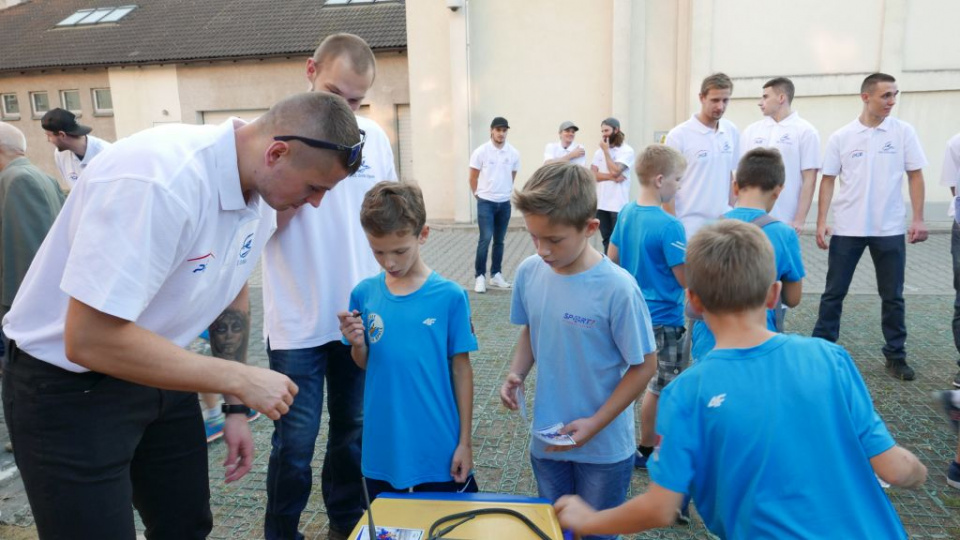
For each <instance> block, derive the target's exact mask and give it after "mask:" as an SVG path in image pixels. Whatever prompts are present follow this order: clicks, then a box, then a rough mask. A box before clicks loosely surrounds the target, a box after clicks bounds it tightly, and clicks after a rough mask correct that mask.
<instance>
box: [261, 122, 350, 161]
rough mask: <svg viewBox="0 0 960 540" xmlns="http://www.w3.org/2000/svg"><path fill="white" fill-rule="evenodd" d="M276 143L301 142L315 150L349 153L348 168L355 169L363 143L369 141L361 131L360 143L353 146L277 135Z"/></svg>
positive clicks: (297, 136)
mask: <svg viewBox="0 0 960 540" xmlns="http://www.w3.org/2000/svg"><path fill="white" fill-rule="evenodd" d="M273 140H275V141H284V142H285V141H300V142H302V143H303V144H305V145H307V146H312V147H314V148H322V149H324V150H334V151H336V152H349V153H350V155H349V157H347V167H353V166H354V165H356V164H357V160H359V159H360V156H361V151H362V150H363V143H364V142H365V141H366V140H367V133H366V132H365V131H363V130H362V129H361V130H360V142H358V143H357V144H355V145H353V146H345V145H342V144H336V143H332V142H327V141H321V140H318V139H311V138H310V137H301V136H300V135H277V136H276V137H274V138H273Z"/></svg>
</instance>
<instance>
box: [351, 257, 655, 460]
mask: <svg viewBox="0 0 960 540" xmlns="http://www.w3.org/2000/svg"><path fill="white" fill-rule="evenodd" d="M510 322H512V323H513V324H521V325H527V326H529V327H530V345H531V347H532V349H533V357H534V359H535V360H536V368H537V380H536V400H535V402H534V404H533V428H534V429H541V428H545V427H550V426H552V425H554V424H557V423H562V424H567V423H570V422H572V421H574V420H577V419H579V418H587V417H590V416H593V415H594V414H595V413H596V412H597V410H599V409H600V407H601V406H603V404H604V403H606V402H607V400H608V399H610V396H611V395H612V394H613V390H614V389H615V388H616V387H617V385H618V384H620V380H621V379H622V378H623V374H624V373H625V372H626V371H627V368H629V367H630V366H633V365H637V364H642V363H643V356H644V355H645V354H648V353H651V352H653V351H655V350H656V343H655V341H654V337H653V329H652V328H651V326H650V314H649V312H648V311H647V305H646V303H645V302H644V301H643V295H641V293H640V288H639V287H638V286H637V282H636V280H634V279H633V276H631V275H630V274H628V273H627V272H626V271H625V270H624V269H622V268H620V267H619V266H617V265H615V264H613V263H612V262H611V261H610V259H608V258H606V257H604V258H603V259H602V260H601V261H600V262H598V263H597V264H595V265H594V266H593V267H591V268H589V269H587V270H585V271H583V272H580V273H578V274H574V275H563V274H558V273H556V272H554V271H553V270H552V269H551V268H550V266H549V265H547V264H546V263H544V262H543V259H541V258H540V257H539V256H538V255H533V256H531V257H529V258H527V259H526V260H525V261H523V262H522V263H521V264H520V267H519V268H517V273H516V278H515V280H514V284H513V300H512V302H511V304H510ZM364 444H366V441H365V442H364ZM546 446H547V445H546V443H544V442H542V441H540V440H539V439H537V438H535V437H531V438H530V454H531V455H533V456H534V457H537V458H540V459H555V460H562V461H574V462H579V463H617V462H620V461H623V460H625V459H627V458H629V457H630V456H632V455H633V453H634V452H635V451H636V441H635V435H634V420H633V407H632V406H629V407H627V408H626V409H624V411H623V412H621V413H620V414H619V415H618V416H617V417H616V418H614V419H613V421H612V422H610V423H609V424H607V427H605V428H603V429H602V430H600V432H599V433H597V434H596V436H594V437H593V439H591V440H590V441H588V442H587V443H586V444H585V445H583V446H581V447H577V448H574V449H572V450H570V451H567V452H551V453H548V452H546V451H545V448H546Z"/></svg>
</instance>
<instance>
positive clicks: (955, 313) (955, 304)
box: [950, 221, 960, 364]
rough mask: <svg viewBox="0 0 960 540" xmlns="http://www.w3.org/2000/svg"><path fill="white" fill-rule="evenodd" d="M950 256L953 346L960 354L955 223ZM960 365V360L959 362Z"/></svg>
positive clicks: (958, 232) (959, 248)
mask: <svg viewBox="0 0 960 540" xmlns="http://www.w3.org/2000/svg"><path fill="white" fill-rule="evenodd" d="M950 254H951V255H952V256H953V291H954V293H955V295H954V298H953V344H954V346H955V347H956V348H957V352H960V225H958V224H957V222H956V221H954V222H953V231H952V233H951V235H950ZM957 364H960V360H957Z"/></svg>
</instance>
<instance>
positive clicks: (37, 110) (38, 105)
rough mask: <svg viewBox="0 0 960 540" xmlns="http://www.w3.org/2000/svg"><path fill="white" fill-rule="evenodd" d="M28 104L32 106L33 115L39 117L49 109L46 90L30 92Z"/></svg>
mask: <svg viewBox="0 0 960 540" xmlns="http://www.w3.org/2000/svg"><path fill="white" fill-rule="evenodd" d="M30 105H31V106H32V107H33V116H34V117H36V118H40V117H41V116H43V113H45V112H47V111H49V110H50V98H49V97H48V96H47V93H46V92H30Z"/></svg>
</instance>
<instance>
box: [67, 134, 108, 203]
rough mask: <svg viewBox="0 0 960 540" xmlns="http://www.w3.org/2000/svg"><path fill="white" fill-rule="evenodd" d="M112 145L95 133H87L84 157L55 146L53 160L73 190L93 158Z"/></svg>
mask: <svg viewBox="0 0 960 540" xmlns="http://www.w3.org/2000/svg"><path fill="white" fill-rule="evenodd" d="M111 146H113V145H112V144H111V143H108V142H107V141H105V140H103V139H98V138H97V137H94V136H93V135H87V152H86V153H85V154H84V155H83V159H80V158H78V157H77V155H76V154H74V153H73V151H72V150H64V151H62V152H61V151H59V150H57V149H56V148H54V149H53V160H54V161H56V162H57V169H58V170H59V171H60V176H62V177H63V180H64V181H65V182H66V183H67V185H68V186H69V187H70V189H71V190H72V189H73V187H74V185H76V183H77V180H78V179H79V178H80V173H82V172H83V170H84V169H85V168H87V165H89V164H90V162H91V161H92V160H93V158H95V157H97V155H98V154H99V153H100V152H103V151H104V150H106V149H107V148H110V147H111Z"/></svg>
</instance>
